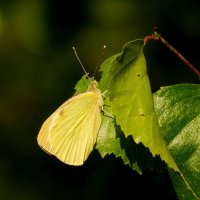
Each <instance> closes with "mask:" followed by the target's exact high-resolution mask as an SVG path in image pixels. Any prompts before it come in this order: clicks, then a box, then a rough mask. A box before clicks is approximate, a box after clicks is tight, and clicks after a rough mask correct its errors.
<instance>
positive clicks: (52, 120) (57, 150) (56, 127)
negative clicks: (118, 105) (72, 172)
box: [37, 80, 103, 166]
mask: <svg viewBox="0 0 200 200" xmlns="http://www.w3.org/2000/svg"><path fill="white" fill-rule="evenodd" d="M102 109H103V97H102V94H101V91H100V90H99V89H98V83H97V81H95V80H92V81H91V83H90V85H89V87H88V90H87V91H86V92H84V93H81V94H78V95H77V96H74V97H72V98H70V99H69V100H67V101H66V102H64V103H63V104H62V105H61V106H60V107H59V108H58V109H57V110H56V111H55V112H54V113H53V114H52V115H51V116H50V117H49V118H48V119H47V120H46V121H45V122H44V124H43V125H42V127H41V129H40V131H39V134H38V137H37V141H38V144H39V146H40V147H41V148H42V149H43V150H45V151H46V152H47V153H49V154H52V155H54V156H56V157H57V158H58V159H59V160H61V161H62V162H64V163H66V164H69V165H75V166H76V165H77V166H78V165H82V164H83V163H84V161H85V160H86V159H87V158H88V156H89V154H90V153H91V151H92V149H93V147H94V145H95V142H96V139H97V134H98V131H99V129H100V125H101V111H102Z"/></svg>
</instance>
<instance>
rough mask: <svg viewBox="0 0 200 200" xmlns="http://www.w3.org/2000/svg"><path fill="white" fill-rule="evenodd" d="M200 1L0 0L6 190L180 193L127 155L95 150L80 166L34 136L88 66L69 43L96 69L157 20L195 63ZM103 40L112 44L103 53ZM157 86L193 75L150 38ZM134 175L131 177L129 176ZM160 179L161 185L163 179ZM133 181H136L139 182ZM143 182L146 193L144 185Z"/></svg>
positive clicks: (0, 192) (26, 193)
mask: <svg viewBox="0 0 200 200" xmlns="http://www.w3.org/2000/svg"><path fill="white" fill-rule="evenodd" d="M197 4H199V3H198V2H196V1H194V0H192V1H189V0H186V1H184V3H183V2H182V1H180V0H177V1H172V0H163V1H162V2H161V1H158V0H152V1H147V0H143V1H139V0H124V1H120V0H102V1H98V0H93V1H92V0H86V1H73V2H70V4H69V2H67V1H61V0H57V1H56V0H48V1H47V0H28V1H26V0H15V1H13V0H0V66H1V73H0V80H1V84H0V91H1V94H0V127H1V133H0V148H1V151H0V152H1V153H0V163H1V164H0V177H1V179H0V197H1V198H2V199H8V200H9V199H20V200H23V199H29V200H31V199H33V200H35V199H37V200H40V199H43V200H44V199H48V200H49V199H61V198H62V199H63V198H65V199H80V198H82V199H109V198H112V197H113V195H115V194H116V193H117V195H118V196H119V197H120V196H121V197H123V198H126V197H128V196H129V195H130V194H132V193H133V192H134V194H135V195H136V194H138V195H140V196H141V198H142V197H143V195H145V194H148V196H149V197H154V199H156V198H157V199H158V198H161V197H162V199H163V195H164V196H165V197H166V199H170V197H172V196H174V191H173V188H172V186H171V183H170V181H169V179H168V175H167V174H166V173H165V171H157V172H156V173H155V172H149V171H147V172H144V175H143V176H139V175H137V174H135V172H133V171H131V169H129V168H128V167H127V166H124V165H123V163H122V161H121V160H118V159H115V158H114V157H112V156H110V157H106V158H105V159H101V158H100V156H99V155H98V154H97V153H96V152H95V151H94V152H93V153H92V155H91V156H90V159H89V160H88V161H87V162H86V165H84V166H82V167H79V168H76V167H70V166H67V165H64V164H63V163H61V162H59V161H57V160H56V159H55V158H51V157H49V156H47V155H46V154H45V153H44V152H43V151H41V150H40V148H39V147H38V145H37V142H36V137H37V134H38V131H39V129H40V126H41V124H42V122H43V121H44V120H45V119H46V117H47V116H49V115H50V114H51V113H52V111H54V110H55V109H56V108H57V107H58V106H59V105H60V104H61V103H62V102H63V101H65V100H66V99H67V98H69V97H70V96H71V95H72V94H73V92H74V90H73V87H74V85H75V83H76V82H77V81H78V80H79V79H80V77H81V76H82V75H83V71H82V69H81V67H80V66H79V63H78V62H77V60H76V58H75V56H74V53H73V51H72V46H75V47H76V49H77V51H78V54H79V56H80V58H81V60H82V61H83V63H84V66H85V68H86V69H87V71H89V72H90V73H93V71H94V69H95V68H96V67H97V66H99V64H100V63H101V62H103V60H104V59H105V58H107V57H108V56H111V55H113V54H115V53H117V52H119V51H120V49H121V47H122V46H123V44H124V43H126V42H127V41H129V40H132V39H136V38H143V37H144V36H145V35H149V34H151V33H152V28H153V27H154V26H157V27H158V28H159V30H160V32H161V34H163V36H164V37H165V38H166V39H167V40H168V41H169V42H170V43H171V44H173V45H174V46H175V47H176V48H177V49H179V50H180V52H181V53H183V55H185V57H186V58H188V59H189V60H190V61H191V62H192V63H193V64H194V65H195V66H198V63H199V60H198V58H199V55H198V51H195V50H194V49H195V48H196V47H198V46H199V45H200V23H199V19H200V12H199V6H198V5H197ZM103 45H107V50H106V52H105V53H104V54H102V48H103ZM145 53H146V58H147V64H148V71H149V74H150V78H151V83H152V86H153V90H154V91H155V90H157V89H158V88H159V87H160V86H161V85H162V86H163V85H169V84H173V83H180V82H193V83H195V82H196V83H197V82H198V80H197V78H196V77H195V76H194V75H193V73H192V72H190V71H189V70H188V69H187V68H186V67H185V66H184V64H183V63H181V61H180V60H179V59H178V58H176V57H175V56H174V55H172V54H171V52H169V50H167V49H165V47H163V46H162V45H160V44H158V43H156V42H149V45H147V46H146V47H145ZM129 182H131V183H132V185H129ZM160 183H162V184H160ZM133 188H134V190H133ZM141 190H142V193H141Z"/></svg>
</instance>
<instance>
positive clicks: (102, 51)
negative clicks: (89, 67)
mask: <svg viewBox="0 0 200 200" xmlns="http://www.w3.org/2000/svg"><path fill="white" fill-rule="evenodd" d="M106 48H107V46H106V45H103V48H102V50H101V56H100V58H99V59H98V60H99V61H98V63H99V64H98V65H97V66H96V68H95V70H94V73H93V76H94V75H95V74H96V72H97V70H98V68H99V66H100V61H101V60H102V57H103V54H104V52H105V50H106Z"/></svg>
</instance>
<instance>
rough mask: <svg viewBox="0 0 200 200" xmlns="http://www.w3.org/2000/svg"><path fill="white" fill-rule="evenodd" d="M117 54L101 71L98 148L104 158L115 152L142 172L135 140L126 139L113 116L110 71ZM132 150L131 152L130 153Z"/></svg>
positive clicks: (106, 61)
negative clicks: (102, 98)
mask: <svg viewBox="0 0 200 200" xmlns="http://www.w3.org/2000/svg"><path fill="white" fill-rule="evenodd" d="M115 57H116V55H114V56H112V57H110V58H108V59H106V60H105V61H104V62H103V64H102V65H101V68H100V71H101V72H102V78H101V80H100V82H99V87H100V89H101V91H102V92H103V93H105V95H104V107H103V109H104V111H103V113H102V123H101V127H100V130H99V133H98V136H97V142H96V149H97V150H98V151H99V153H100V155H101V156H102V158H104V157H105V156H106V155H110V154H113V155H115V156H116V157H121V159H122V160H123V162H124V164H125V165H129V166H130V167H131V168H132V169H134V170H136V171H137V172H138V173H139V174H142V171H141V169H140V168H139V166H138V165H137V162H136V154H135V153H134V147H135V146H134V145H135V144H134V142H133V141H132V140H131V138H129V139H126V138H125V137H124V134H123V133H122V132H121V130H120V128H119V127H118V126H117V125H116V123H115V120H114V119H113V117H112V116H111V106H110V101H109V99H108V97H107V94H108V82H109V77H108V71H109V69H110V66H111V63H112V62H113V60H114V59H115ZM130 152H131V153H130Z"/></svg>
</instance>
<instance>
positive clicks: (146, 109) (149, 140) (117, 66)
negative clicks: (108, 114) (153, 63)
mask: <svg viewBox="0 0 200 200" xmlns="http://www.w3.org/2000/svg"><path fill="white" fill-rule="evenodd" d="M143 45H144V42H143V40H134V41H131V42H128V43H127V44H126V45H125V46H124V47H123V50H122V52H121V53H120V54H118V55H117V56H116V58H115V60H114V61H113V62H112V64H111V67H110V70H109V77H110V88H109V91H110V101H111V107H112V113H113V115H114V116H115V117H116V122H117V124H118V125H120V127H121V129H122V131H123V132H124V134H125V136H126V137H127V136H129V135H132V137H133V139H134V141H135V142H136V143H140V142H141V143H143V144H144V146H146V147H148V148H149V149H150V151H151V153H152V154H153V156H155V155H156V154H159V155H160V157H161V159H162V160H164V161H165V162H166V163H167V164H168V165H169V167H171V168H173V169H174V170H176V171H178V168H177V166H176V163H175V162H174V160H173V158H172V157H171V154H170V153H169V151H168V149H167V147H166V145H165V142H164V140H163V138H162V136H161V134H160V129H159V125H158V120H157V115H156V112H155V110H154V106H153V98H152V93H151V88H150V83H149V78H148V75H147V69H146V61H145V57H144V54H143Z"/></svg>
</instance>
